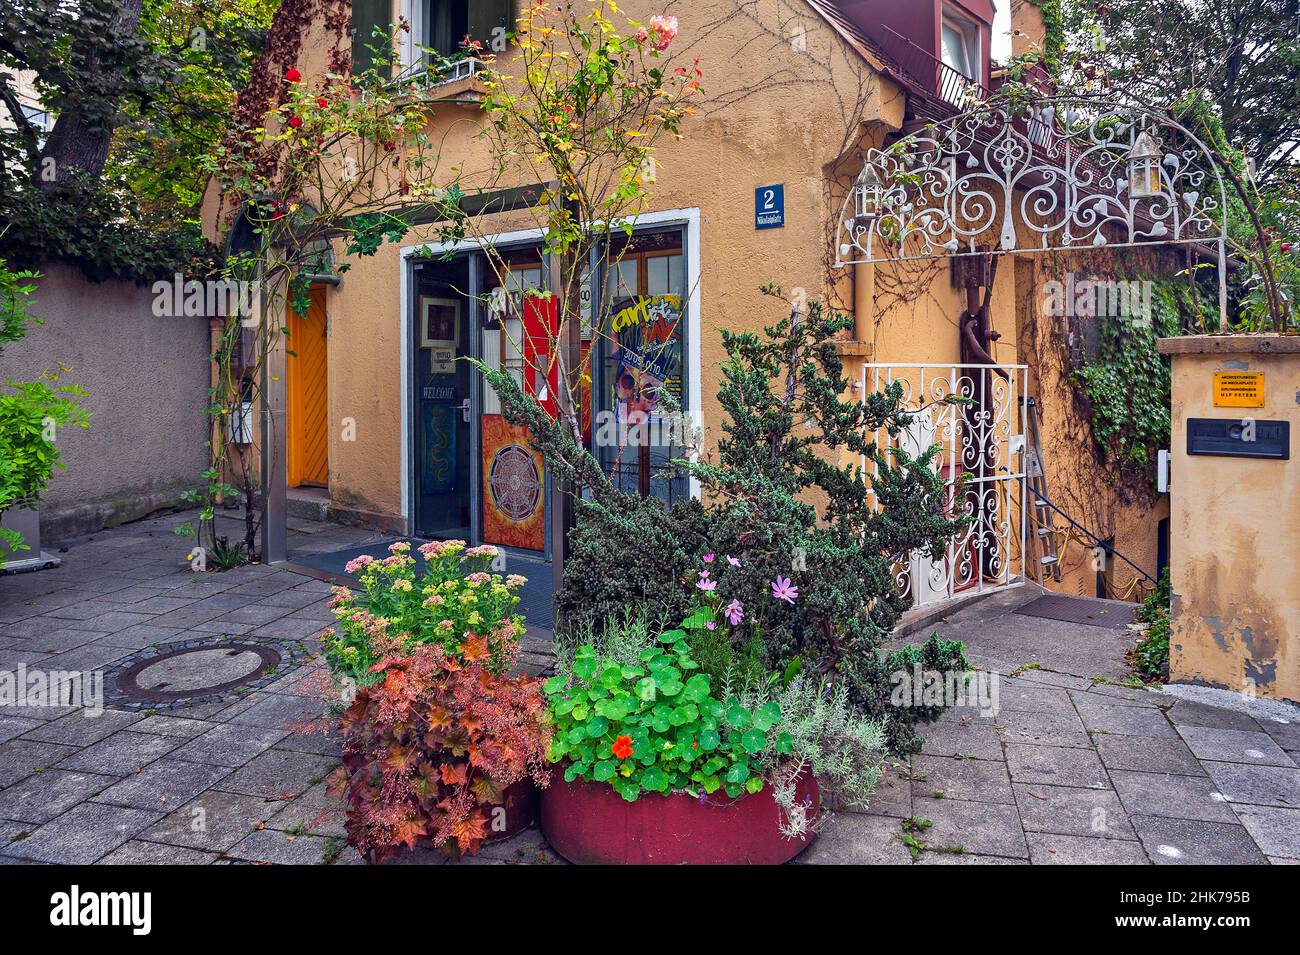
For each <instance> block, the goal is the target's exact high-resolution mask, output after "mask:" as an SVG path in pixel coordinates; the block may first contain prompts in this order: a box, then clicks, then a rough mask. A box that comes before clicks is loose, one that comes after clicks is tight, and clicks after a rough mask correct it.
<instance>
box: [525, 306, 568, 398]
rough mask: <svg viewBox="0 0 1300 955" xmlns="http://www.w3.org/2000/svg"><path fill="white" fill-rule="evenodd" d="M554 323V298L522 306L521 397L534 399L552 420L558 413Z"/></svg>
mask: <svg viewBox="0 0 1300 955" xmlns="http://www.w3.org/2000/svg"><path fill="white" fill-rule="evenodd" d="M557 321H558V320H557V318H556V312H555V298H554V296H548V297H547V298H542V297H541V296H540V295H538V296H534V297H532V298H530V299H528V301H526V302H524V393H525V394H529V395H532V396H533V397H534V398H536V399H537V403H538V404H539V405H541V406H542V407H543V408H544V409H546V413H547V414H549V415H550V416H551V417H552V418H554V417H555V416H556V415H558V414H559V413H560V403H559V396H558V395H557V394H556V391H557V389H558V387H559V384H560V366H559V364H558V363H557V362H556V361H555V355H554V354H553V350H554V348H555V346H556V338H557V335H558V327H557Z"/></svg>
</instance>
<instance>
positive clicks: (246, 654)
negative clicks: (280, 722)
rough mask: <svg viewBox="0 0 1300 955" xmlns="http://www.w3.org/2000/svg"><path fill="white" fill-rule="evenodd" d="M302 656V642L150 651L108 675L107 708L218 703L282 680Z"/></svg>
mask: <svg viewBox="0 0 1300 955" xmlns="http://www.w3.org/2000/svg"><path fill="white" fill-rule="evenodd" d="M302 656H303V648H302V645H301V644H298V643H295V642H293V641H290V640H262V639H258V638H255V637H219V636H212V637H205V638H200V639H197V640H184V641H178V642H176V643H163V644H159V645H157V646H153V647H147V648H145V649H144V650H141V651H139V652H138V653H133V654H131V655H130V656H129V657H126V658H125V659H124V660H121V661H119V662H118V663H117V664H116V665H115V666H114V667H113V668H112V669H111V670H110V671H109V672H108V673H107V674H106V676H105V680H104V691H105V696H106V697H107V702H108V703H109V705H111V706H114V707H118V708H121V709H135V710H142V709H173V708H176V707H182V706H195V705H197V704H200V703H215V702H219V701H222V700H224V699H226V698H227V697H228V696H230V695H235V694H236V693H237V692H238V695H242V694H243V693H244V692H247V691H248V690H251V689H255V688H257V687H260V686H265V685H266V684H268V683H270V682H272V681H273V680H276V679H278V678H279V677H280V676H282V675H283V674H284V672H285V671H286V670H287V669H289V668H290V667H292V666H296V665H297V664H298V663H299V662H300V660H301V659H302Z"/></svg>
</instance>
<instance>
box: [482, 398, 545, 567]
mask: <svg viewBox="0 0 1300 955" xmlns="http://www.w3.org/2000/svg"><path fill="white" fill-rule="evenodd" d="M545 497H546V481H545V471H544V469H543V465H542V456H541V454H539V453H538V452H536V451H534V450H533V449H532V448H531V447H529V445H528V431H527V429H525V428H521V427H516V426H515V425H512V424H508V423H507V422H506V420H505V419H504V418H502V417H501V416H500V415H494V414H485V415H483V541H484V543H488V544H498V545H501V546H504V547H519V548H523V549H524V550H535V551H538V552H541V551H544V550H545V549H546V513H545V512H546V509H545Z"/></svg>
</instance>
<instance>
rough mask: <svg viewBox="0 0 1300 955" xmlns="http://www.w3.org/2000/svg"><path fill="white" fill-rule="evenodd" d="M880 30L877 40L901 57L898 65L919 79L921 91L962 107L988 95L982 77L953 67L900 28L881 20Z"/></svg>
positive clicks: (957, 107)
mask: <svg viewBox="0 0 1300 955" xmlns="http://www.w3.org/2000/svg"><path fill="white" fill-rule="evenodd" d="M880 31H881V32H880V33H879V34H878V35H877V41H878V42H880V44H881V46H883V47H884V48H885V52H886V53H888V54H889V55H890V56H892V57H893V58H894V59H895V60H897V61H898V65H899V66H900V67H902V68H903V70H904V71H905V72H906V73H907V74H908V76H910V77H911V78H912V79H913V80H914V81H915V82H916V84H917V86H918V88H919V89H920V91H921V92H923V93H925V94H927V95H929V96H933V97H935V98H937V99H939V100H940V101H942V102H944V103H946V104H948V105H949V106H952V107H954V108H955V109H958V110H960V109H964V108H966V107H968V106H971V105H973V104H975V103H980V102H983V101H984V100H985V99H987V98H988V95H989V94H988V90H987V89H985V88H984V86H983V84H981V83H980V82H979V81H978V80H973V79H971V78H970V77H969V76H967V75H966V74H964V73H962V72H961V71H960V70H955V69H953V68H952V67H951V66H949V65H948V64H947V63H945V62H943V60H941V59H939V58H938V57H937V56H935V55H934V54H933V53H931V52H930V51H929V50H926V49H925V48H924V47H921V46H918V45H917V44H916V43H914V42H912V41H911V40H909V39H908V38H907V37H905V36H903V35H902V34H901V33H899V32H898V31H897V30H893V29H891V28H889V27H887V26H885V25H884V24H881V26H880Z"/></svg>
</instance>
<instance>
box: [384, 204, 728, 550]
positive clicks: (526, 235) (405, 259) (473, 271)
mask: <svg viewBox="0 0 1300 955" xmlns="http://www.w3.org/2000/svg"><path fill="white" fill-rule="evenodd" d="M632 225H633V228H637V227H641V226H680V227H681V228H682V231H683V242H682V244H683V250H682V251H683V253H684V257H685V262H686V290H687V291H686V294H687V315H686V319H687V325H686V327H687V335H688V338H687V341H688V353H687V355H686V368H687V374H688V375H689V378H688V383H687V391H688V394H687V411H688V413H689V414H690V415H691V417H692V420H695V421H702V414H703V401H702V395H701V381H700V344H701V342H700V325H701V304H700V299H701V289H700V210H699V207H697V206H694V207H690V208H684V209H666V210H664V211H661V212H646V213H642V214H641V215H638V216H635V217H633V218H632ZM543 236H544V233H543V231H542V230H541V229H518V230H515V231H511V232H499V233H496V234H493V235H488V236H485V239H486V240H487V241H488V242H490V243H491V244H492V246H493V247H496V248H501V249H505V248H508V247H509V246H528V245H534V246H535V245H538V244H540V243H541V241H542V239H543ZM481 245H482V243H480V242H479V241H478V240H475V239H463V240H460V241H457V242H420V243H412V244H410V245H404V246H402V247H401V248H400V249H399V250H398V252H399V256H400V258H399V262H400V266H399V268H398V316H399V320H400V325H401V328H400V332H401V334H400V336H399V338H400V341H401V349H400V351H401V354H400V361H401V367H402V374H401V389H400V391H401V436H402V447H401V468H402V481H401V487H402V519H403V521H404V522H405V525H406V532H407V534H409V535H414V534H415V505H414V500H415V498H414V495H415V467H414V451H413V447H414V444H413V439H414V431H413V428H414V415H413V414H412V413H411V407H412V398H413V396H414V393H415V383H414V380H413V374H412V357H413V355H412V349H413V342H414V330H415V328H416V327H418V323H417V322H416V321H415V308H416V303H415V299H416V298H417V296H415V295H414V293H413V288H414V285H415V283H414V281H413V266H414V265H415V263H416V262H417V261H419V260H420V259H425V258H436V257H438V256H441V255H445V254H447V253H454V254H460V253H474V252H479V251H480V249H481ZM478 281H479V276H478V270H477V267H476V266H474V265H473V264H472V263H471V266H470V292H471V296H472V298H471V301H470V327H471V329H472V330H474V331H475V332H477V331H478V329H479V328H480V327H481V325H482V319H481V318H480V316H479V314H478V300H477V296H478V284H477V283H478ZM473 338H474V342H473V346H472V351H471V354H473V355H474V356H475V357H478V352H479V345H480V343H479V336H478V335H477V334H475V335H473ZM482 387H483V382H482V380H481V378H480V379H477V380H476V382H475V387H474V388H473V389H471V395H472V397H473V402H472V405H473V407H472V413H471V415H470V417H471V419H472V420H471V428H472V430H471V453H470V457H471V461H470V470H471V479H472V480H473V482H474V483H473V484H472V485H471V487H470V493H471V495H472V497H471V502H470V527H471V533H473V534H474V535H475V539H476V540H477V539H478V535H479V534H480V533H481V530H482V528H481V527H480V524H481V521H482V516H481V514H480V513H479V507H480V503H481V502H480V501H479V500H478V495H479V494H480V491H481V489H480V487H479V484H480V483H481V475H480V473H479V472H480V467H481V463H480V462H479V461H478V457H479V455H478V448H479V444H480V442H479V430H480V426H481V421H480V419H481V416H482V407H483V403H482V397H481V395H482ZM548 481H549V477H548ZM691 496H692V497H696V498H698V497H699V496H700V483H699V480H698V479H697V478H695V477H692V478H691ZM550 551H551V542H550V540H549V526H548V540H547V559H549V557H550Z"/></svg>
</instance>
